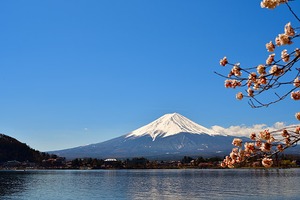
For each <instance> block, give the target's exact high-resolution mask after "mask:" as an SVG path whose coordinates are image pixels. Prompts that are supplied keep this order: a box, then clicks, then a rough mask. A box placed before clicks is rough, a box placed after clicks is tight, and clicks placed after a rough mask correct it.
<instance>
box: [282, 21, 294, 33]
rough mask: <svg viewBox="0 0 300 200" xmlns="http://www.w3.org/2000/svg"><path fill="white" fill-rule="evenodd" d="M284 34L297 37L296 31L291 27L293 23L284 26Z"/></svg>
mask: <svg viewBox="0 0 300 200" xmlns="http://www.w3.org/2000/svg"><path fill="white" fill-rule="evenodd" d="M284 33H285V34H286V35H287V36H294V35H295V31H294V29H293V27H292V26H291V22H289V23H287V24H286V25H285V26H284Z"/></svg>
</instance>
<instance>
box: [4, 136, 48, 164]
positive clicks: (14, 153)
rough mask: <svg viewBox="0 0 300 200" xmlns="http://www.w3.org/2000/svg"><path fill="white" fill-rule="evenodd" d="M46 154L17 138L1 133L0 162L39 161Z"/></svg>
mask: <svg viewBox="0 0 300 200" xmlns="http://www.w3.org/2000/svg"><path fill="white" fill-rule="evenodd" d="M45 155H46V154H44V155H43V154H42V153H41V152H39V151H36V150H34V149H32V148H30V147H29V146H27V145H26V144H25V143H21V142H20V141H18V140H16V139H15V138H12V137H9V136H7V135H4V134H0V163H2V162H6V161H10V160H17V161H30V162H39V161H41V160H42V159H43V156H45Z"/></svg>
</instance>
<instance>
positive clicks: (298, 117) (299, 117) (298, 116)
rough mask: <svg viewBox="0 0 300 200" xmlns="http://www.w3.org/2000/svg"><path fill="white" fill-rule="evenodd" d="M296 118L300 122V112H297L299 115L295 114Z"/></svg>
mask: <svg viewBox="0 0 300 200" xmlns="http://www.w3.org/2000/svg"><path fill="white" fill-rule="evenodd" d="M295 117H296V119H297V120H299V121H300V112H297V113H296V114H295Z"/></svg>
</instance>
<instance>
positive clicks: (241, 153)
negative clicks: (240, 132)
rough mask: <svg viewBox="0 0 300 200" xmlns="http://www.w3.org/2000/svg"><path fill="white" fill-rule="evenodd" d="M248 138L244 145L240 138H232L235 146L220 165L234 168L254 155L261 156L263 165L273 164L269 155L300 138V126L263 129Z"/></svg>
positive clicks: (281, 150)
mask: <svg viewBox="0 0 300 200" xmlns="http://www.w3.org/2000/svg"><path fill="white" fill-rule="evenodd" d="M299 116H300V113H299ZM249 138H250V140H251V141H250V142H245V143H244V145H243V141H242V139H240V138H234V139H233V141H232V144H233V145H234V146H235V147H234V148H233V149H232V151H231V153H230V154H229V155H228V156H226V157H225V159H224V160H223V162H222V163H221V166H222V167H228V168H234V167H236V166H239V165H241V164H242V163H244V162H245V161H247V160H248V159H250V158H252V157H254V156H259V157H261V158H262V159H261V160H262V162H261V164H262V165H263V166H264V167H267V168H268V167H271V166H272V164H273V160H272V158H271V157H272V155H273V154H274V153H276V152H283V151H284V149H285V148H287V147H289V146H291V145H292V144H294V143H296V142H297V141H298V140H300V126H296V127H295V126H294V127H290V128H286V129H282V130H277V131H273V132H270V131H269V130H264V131H261V132H259V133H258V134H256V133H251V134H250V136H249Z"/></svg>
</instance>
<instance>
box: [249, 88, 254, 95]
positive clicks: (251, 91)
mask: <svg viewBox="0 0 300 200" xmlns="http://www.w3.org/2000/svg"><path fill="white" fill-rule="evenodd" d="M247 93H248V96H249V97H253V96H254V91H253V90H252V89H251V88H248V90H247Z"/></svg>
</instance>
